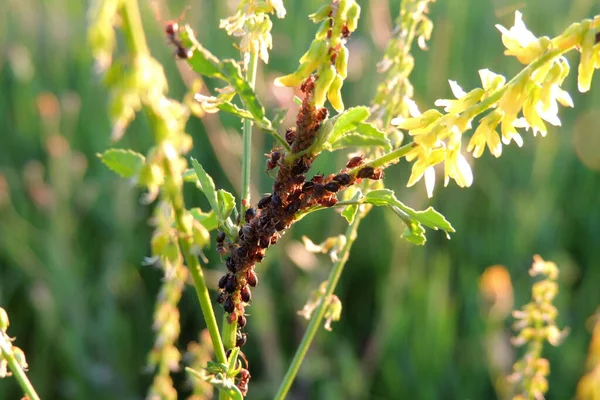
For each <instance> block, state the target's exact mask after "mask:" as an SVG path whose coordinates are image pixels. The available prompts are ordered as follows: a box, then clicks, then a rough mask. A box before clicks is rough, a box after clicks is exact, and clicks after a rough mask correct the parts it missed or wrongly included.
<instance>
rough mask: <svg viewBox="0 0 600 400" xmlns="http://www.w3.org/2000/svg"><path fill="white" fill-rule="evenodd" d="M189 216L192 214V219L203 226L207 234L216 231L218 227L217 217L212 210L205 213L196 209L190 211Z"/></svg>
mask: <svg viewBox="0 0 600 400" xmlns="http://www.w3.org/2000/svg"><path fill="white" fill-rule="evenodd" d="M190 214H192V217H194V219H195V220H196V221H198V222H200V224H202V226H204V227H205V228H206V230H208V231H209V232H210V231H212V230H215V229H217V227H218V226H219V223H218V222H217V216H216V214H215V212H214V211H212V210H211V211H210V212H207V213H205V212H202V210H201V209H200V208H197V207H196V208H192V209H191V210H190Z"/></svg>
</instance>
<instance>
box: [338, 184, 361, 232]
mask: <svg viewBox="0 0 600 400" xmlns="http://www.w3.org/2000/svg"><path fill="white" fill-rule="evenodd" d="M362 197H363V194H362V192H361V191H360V189H358V188H357V189H356V193H354V196H352V199H351V200H352V201H358V200H360V199H361V198H362ZM357 212H358V204H353V205H350V206H346V208H344V211H342V217H344V218H346V221H348V223H349V224H351V223H352V221H354V217H356V213H357Z"/></svg>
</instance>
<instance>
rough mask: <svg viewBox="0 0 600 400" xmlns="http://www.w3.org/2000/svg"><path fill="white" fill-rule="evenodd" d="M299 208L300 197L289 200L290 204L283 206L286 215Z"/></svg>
mask: <svg viewBox="0 0 600 400" xmlns="http://www.w3.org/2000/svg"><path fill="white" fill-rule="evenodd" d="M299 209H300V199H295V200H293V201H292V202H290V204H288V205H287V207H285V212H286V213H287V214H288V215H292V214H295V213H296V211H298V210H299Z"/></svg>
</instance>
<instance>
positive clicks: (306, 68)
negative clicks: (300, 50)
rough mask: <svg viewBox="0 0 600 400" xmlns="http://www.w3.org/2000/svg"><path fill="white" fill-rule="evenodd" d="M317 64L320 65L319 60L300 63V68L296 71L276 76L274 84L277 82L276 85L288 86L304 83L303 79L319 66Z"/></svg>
mask: <svg viewBox="0 0 600 400" xmlns="http://www.w3.org/2000/svg"><path fill="white" fill-rule="evenodd" d="M317 65H319V62H318V60H310V61H306V62H304V63H302V64H300V67H299V68H298V70H296V72H294V73H292V74H289V75H285V76H281V77H279V78H276V79H275V82H274V84H275V86H280V87H281V86H287V87H294V86H298V85H300V84H301V83H302V81H304V80H305V79H306V78H308V76H309V75H310V74H311V72H313V71H314V69H315V68H316V67H317Z"/></svg>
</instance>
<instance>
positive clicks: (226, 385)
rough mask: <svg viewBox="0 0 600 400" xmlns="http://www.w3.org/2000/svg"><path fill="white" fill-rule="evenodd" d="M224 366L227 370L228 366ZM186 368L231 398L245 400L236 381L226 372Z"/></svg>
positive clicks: (188, 371) (194, 375)
mask: <svg viewBox="0 0 600 400" xmlns="http://www.w3.org/2000/svg"><path fill="white" fill-rule="evenodd" d="M209 363H210V361H209ZM224 367H225V370H227V366H226V365H224ZM185 370H186V371H187V373H189V374H190V375H192V376H193V377H195V378H197V379H201V380H203V381H204V382H208V383H210V384H211V385H212V386H214V387H215V388H217V389H219V390H220V391H223V392H225V393H226V394H227V395H228V396H229V398H231V399H232V400H244V396H243V395H242V392H240V389H239V388H238V387H237V386H236V385H235V382H234V380H233V379H232V378H226V377H225V376H224V374H222V373H218V374H206V373H200V372H198V371H196V370H193V369H192V368H190V367H186V368H185ZM207 370H209V372H210V369H209V368H207Z"/></svg>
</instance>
